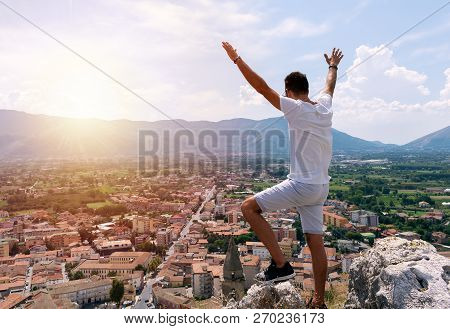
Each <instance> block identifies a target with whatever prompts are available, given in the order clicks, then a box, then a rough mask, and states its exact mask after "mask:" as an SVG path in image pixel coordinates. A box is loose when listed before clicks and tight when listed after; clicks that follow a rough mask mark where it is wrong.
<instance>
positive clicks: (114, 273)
mask: <svg viewBox="0 0 450 329" xmlns="http://www.w3.org/2000/svg"><path fill="white" fill-rule="evenodd" d="M107 275H108V276H109V277H113V276H117V271H109V272H108V274H107Z"/></svg>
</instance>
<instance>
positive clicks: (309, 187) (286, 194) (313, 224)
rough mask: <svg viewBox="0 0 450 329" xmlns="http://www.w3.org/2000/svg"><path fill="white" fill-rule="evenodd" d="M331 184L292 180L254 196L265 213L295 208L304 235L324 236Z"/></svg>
mask: <svg viewBox="0 0 450 329" xmlns="http://www.w3.org/2000/svg"><path fill="white" fill-rule="evenodd" d="M328 192H329V184H328V183H327V184H306V183H301V182H297V181H295V180H292V179H286V180H285V181H283V182H281V183H279V184H277V185H275V186H272V187H271V188H268V189H266V190H264V191H261V192H259V193H256V194H255V195H254V197H255V200H256V202H257V203H258V205H259V207H260V208H261V210H262V211H263V212H267V211H275V210H281V209H290V208H293V207H295V208H296V209H297V211H298V213H299V214H300V220H301V223H302V229H303V232H304V233H312V234H323V204H324V202H325V200H326V199H327V196H328Z"/></svg>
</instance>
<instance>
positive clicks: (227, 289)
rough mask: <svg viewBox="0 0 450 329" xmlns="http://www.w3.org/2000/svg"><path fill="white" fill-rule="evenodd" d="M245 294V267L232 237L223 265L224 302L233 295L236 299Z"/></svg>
mask: <svg viewBox="0 0 450 329" xmlns="http://www.w3.org/2000/svg"><path fill="white" fill-rule="evenodd" d="M244 294H245V276H244V269H243V268H242V264H241V260H240V259H239V252H238V249H237V247H236V244H235V243H234V238H233V237H230V240H229V242H228V250H227V254H226V257H225V263H224V265H223V281H222V295H223V296H224V304H226V302H227V301H228V299H229V298H231V297H233V298H234V299H235V300H236V301H238V300H241V299H242V297H244Z"/></svg>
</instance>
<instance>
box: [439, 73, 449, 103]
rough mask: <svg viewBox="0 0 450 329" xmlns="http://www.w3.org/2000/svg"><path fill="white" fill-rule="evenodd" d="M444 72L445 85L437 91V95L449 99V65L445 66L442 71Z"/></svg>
mask: <svg viewBox="0 0 450 329" xmlns="http://www.w3.org/2000/svg"><path fill="white" fill-rule="evenodd" d="M444 74H445V77H446V79H445V86H444V88H443V89H442V90H441V91H440V92H439V95H440V96H441V98H443V99H449V98H450V67H449V68H447V69H446V70H445V71H444Z"/></svg>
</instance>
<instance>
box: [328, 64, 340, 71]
mask: <svg viewBox="0 0 450 329" xmlns="http://www.w3.org/2000/svg"><path fill="white" fill-rule="evenodd" d="M332 67H334V68H335V69H336V70H337V69H338V67H337V65H330V66H328V68H329V69H331V68H332Z"/></svg>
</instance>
